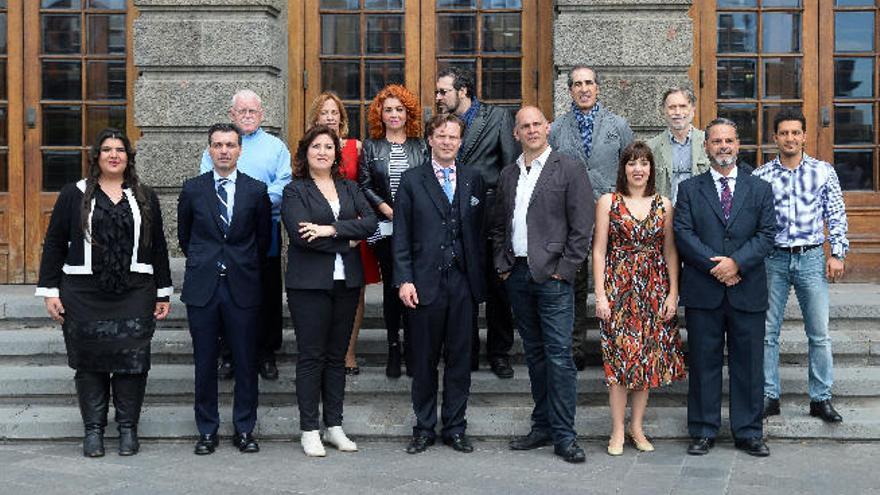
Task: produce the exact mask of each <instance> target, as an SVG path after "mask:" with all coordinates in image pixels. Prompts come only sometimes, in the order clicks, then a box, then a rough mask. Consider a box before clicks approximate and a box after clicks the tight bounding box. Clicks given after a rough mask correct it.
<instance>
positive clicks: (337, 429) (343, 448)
mask: <svg viewBox="0 0 880 495" xmlns="http://www.w3.org/2000/svg"><path fill="white" fill-rule="evenodd" d="M324 441H325V442H327V443H329V444H330V445H332V446H334V447H336V448H337V449H339V451H340V452H357V449H358V446H357V444H356V443H354V442H352V441H351V440H349V438H348V437H347V436H345V432H344V431H342V427H341V426H331V427H330V428H327V431H325V432H324Z"/></svg>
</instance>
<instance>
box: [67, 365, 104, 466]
mask: <svg viewBox="0 0 880 495" xmlns="http://www.w3.org/2000/svg"><path fill="white" fill-rule="evenodd" d="M73 379H74V383H75V384H76V395H77V399H78V400H79V411H80V414H82V419H83V425H85V437H84V438H83V455H84V456H86V457H102V456H103V455H104V427H106V426H107V409H108V408H109V407H110V374H109V373H95V372H89V371H81V370H77V371H76V374H75V375H74V378H73Z"/></svg>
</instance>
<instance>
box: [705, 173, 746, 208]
mask: <svg viewBox="0 0 880 495" xmlns="http://www.w3.org/2000/svg"><path fill="white" fill-rule="evenodd" d="M738 171H739V167H737V166H736V165H734V166H733V170H731V171H730V175H728V176H727V187H729V188H730V195H731V196H733V193H734V190H735V189H736V174H737V172H738ZM709 173H711V174H712V182H714V183H715V192H716V193H718V201H721V178H722V177H724V175H722V174H721V173H719V172H718V171H717V170H715V169H714V168H712V167H710V168H709Z"/></svg>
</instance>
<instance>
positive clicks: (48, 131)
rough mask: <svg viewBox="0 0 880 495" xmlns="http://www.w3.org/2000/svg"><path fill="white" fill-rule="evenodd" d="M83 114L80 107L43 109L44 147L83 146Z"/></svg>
mask: <svg viewBox="0 0 880 495" xmlns="http://www.w3.org/2000/svg"><path fill="white" fill-rule="evenodd" d="M81 132H82V112H81V109H80V107H79V106H55V105H46V106H44V107H43V142H42V144H43V145H44V146H81V145H82V138H81Z"/></svg>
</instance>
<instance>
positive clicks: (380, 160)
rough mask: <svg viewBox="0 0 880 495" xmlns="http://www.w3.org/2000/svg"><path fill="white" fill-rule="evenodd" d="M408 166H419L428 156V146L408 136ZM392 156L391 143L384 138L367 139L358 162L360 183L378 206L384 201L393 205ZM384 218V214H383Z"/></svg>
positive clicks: (373, 203)
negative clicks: (389, 170) (389, 172)
mask: <svg viewBox="0 0 880 495" xmlns="http://www.w3.org/2000/svg"><path fill="white" fill-rule="evenodd" d="M403 149H404V150H406V158H407V160H408V161H409V167H408V168H414V167H418V166H419V165H421V164H422V162H424V161H425V158H426V157H427V156H428V148H427V145H426V144H425V142H424V141H422V140H421V139H418V138H407V139H406V141H405V142H404V143H403ZM390 157H391V143H389V142H388V141H387V140H385V139H384V138H383V139H367V140H365V141H364V149H363V152H362V153H361V156H360V159H359V164H358V183H359V184H360V186H361V191H363V193H364V196H366V198H367V201H369V202H370V204H371V205H373V208H378V206H379V205H380V204H382V203H387V204H388V206H392V204H391V203H392V199H391V178H390V177H389V175H388V162H389V160H390ZM383 218H384V216H383Z"/></svg>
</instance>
